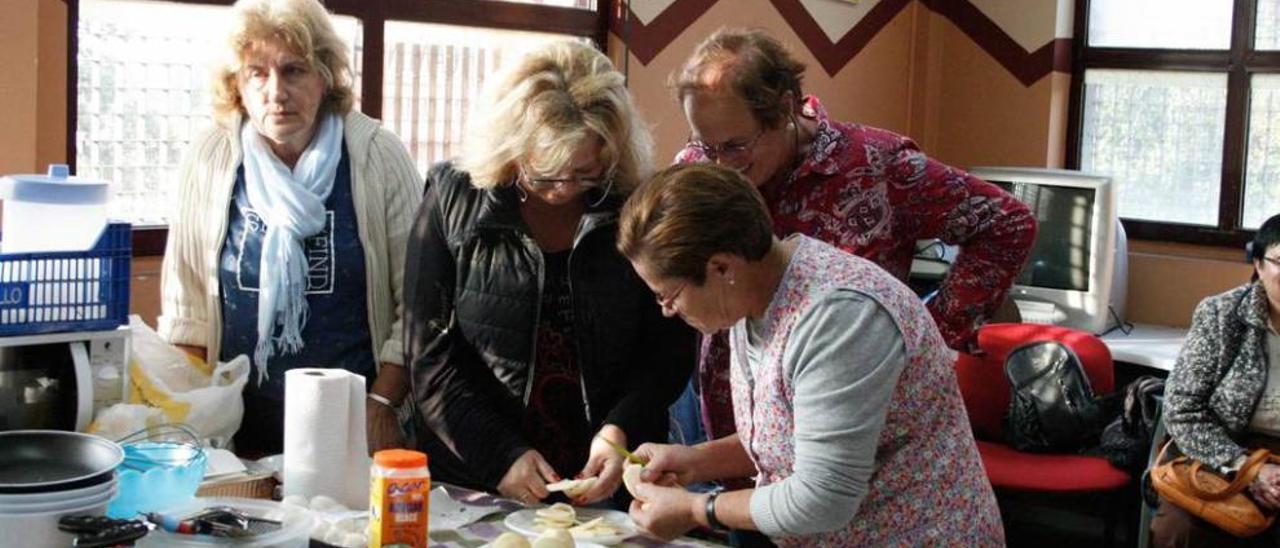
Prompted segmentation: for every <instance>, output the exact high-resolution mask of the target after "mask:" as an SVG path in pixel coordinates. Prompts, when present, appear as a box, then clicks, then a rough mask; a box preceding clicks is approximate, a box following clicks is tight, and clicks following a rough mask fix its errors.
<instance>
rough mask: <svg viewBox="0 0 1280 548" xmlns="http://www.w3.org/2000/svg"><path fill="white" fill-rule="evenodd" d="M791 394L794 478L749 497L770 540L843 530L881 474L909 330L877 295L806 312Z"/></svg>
mask: <svg viewBox="0 0 1280 548" xmlns="http://www.w3.org/2000/svg"><path fill="white" fill-rule="evenodd" d="M783 360H784V367H785V368H786V372H787V374H788V375H789V377H790V379H791V382H792V386H793V389H794V394H795V396H794V401H793V406H794V407H793V408H794V413H795V416H794V419H795V464H794V467H793V472H792V474H791V476H789V477H787V478H786V479H785V480H783V481H781V482H778V483H775V484H771V485H768V486H765V487H762V488H759V489H756V491H755V492H754V493H753V494H752V496H751V518H752V520H753V521H754V522H755V524H756V526H757V527H759V529H760V531H762V532H764V533H765V534H767V535H770V536H794V535H805V534H812V533H819V532H825V531H832V530H836V529H839V528H842V527H845V526H846V525H847V524H848V523H849V521H850V520H851V519H852V518H853V516H854V515H855V514H856V513H857V512H858V507H859V506H860V505H861V503H862V499H863V497H865V496H866V494H867V485H868V482H869V481H870V478H871V475H872V473H873V472H874V471H875V455H876V446H877V442H878V440H879V438H880V431H881V429H883V427H884V422H885V414H886V412H887V409H888V405H889V399H890V397H891V396H892V395H893V393H894V388H895V386H896V385H897V382H898V375H899V374H900V373H901V371H902V369H903V366H904V365H905V362H906V350H905V346H904V344H903V338H902V331H901V330H900V329H899V328H898V326H897V324H896V323H895V322H894V320H893V318H892V317H891V316H890V315H889V313H888V312H887V311H886V310H885V309H884V308H883V307H881V306H880V305H879V304H878V303H877V302H875V301H874V300H872V299H871V298H870V297H867V296H866V295H863V294H861V293H858V292H856V291H852V290H837V291H834V292H832V293H831V294H830V295H827V296H825V297H824V298H822V299H821V300H820V301H819V302H818V303H817V304H816V305H815V306H813V307H812V308H810V309H809V310H807V311H805V312H804V316H802V317H801V318H799V319H798V320H797V322H796V325H795V328H794V330H793V331H792V334H791V337H790V339H789V341H788V342H787V347H786V349H785V350H784V353H783Z"/></svg>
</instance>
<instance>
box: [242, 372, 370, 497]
mask: <svg viewBox="0 0 1280 548" xmlns="http://www.w3.org/2000/svg"><path fill="white" fill-rule="evenodd" d="M364 398H365V392H364V377H362V376H360V375H357V374H355V373H352V372H350V371H346V370H342V369H310V368H303V369H292V370H289V371H287V372H285V374H284V470H283V472H284V487H283V491H284V494H285V495H286V496H287V495H303V496H306V497H314V496H316V495H327V496H330V497H333V498H334V499H335V500H337V501H338V502H341V503H342V504H344V505H346V506H347V507H348V508H351V509H364V508H368V507H369V465H370V464H371V463H372V461H371V459H370V458H369V449H368V443H367V440H366V438H365V422H364V419H365V417H364ZM246 420H251V419H249V418H248V417H246Z"/></svg>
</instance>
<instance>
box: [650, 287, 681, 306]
mask: <svg viewBox="0 0 1280 548" xmlns="http://www.w3.org/2000/svg"><path fill="white" fill-rule="evenodd" d="M688 286H689V283H688V282H685V283H682V284H680V287H677V288H676V290H675V291H672V292H671V293H669V294H667V296H665V297H664V296H662V295H657V294H655V295H654V297H655V298H656V299H657V300H658V306H659V307H662V308H663V309H667V308H675V305H676V299H679V298H680V293H682V292H683V291H684V288H686V287H688Z"/></svg>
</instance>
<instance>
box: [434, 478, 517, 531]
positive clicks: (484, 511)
mask: <svg viewBox="0 0 1280 548" xmlns="http://www.w3.org/2000/svg"><path fill="white" fill-rule="evenodd" d="M501 511H502V508H499V507H497V506H476V505H473V504H463V503H461V502H458V501H456V500H453V498H451V497H450V496H449V493H448V492H446V491H445V490H444V487H436V488H435V489H432V490H431V522H430V523H431V530H432V531H454V530H457V529H460V528H462V527H466V526H468V525H471V524H472V523H475V522H477V521H480V520H481V519H482V518H484V517H485V516H487V515H489V514H494V513H497V512H501Z"/></svg>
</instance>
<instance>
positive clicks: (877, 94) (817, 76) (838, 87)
mask: <svg viewBox="0 0 1280 548" xmlns="http://www.w3.org/2000/svg"><path fill="white" fill-rule="evenodd" d="M915 9H916V7H915V6H913V7H910V8H907V9H905V10H903V11H902V13H899V14H898V16H897V17H896V18H895V19H894V20H893V21H892V22H891V23H889V24H888V25H887V26H886V27H885V28H884V29H883V30H881V31H880V33H879V34H878V35H876V37H875V38H873V39H872V40H871V42H870V43H869V44H867V46H866V48H864V49H863V50H862V52H861V53H859V54H858V56H857V57H854V59H853V60H852V61H850V62H849V64H848V65H846V66H845V67H844V69H843V70H841V71H840V72H839V73H837V74H836V75H835V76H834V77H832V76H828V75H827V73H826V71H824V70H823V69H822V65H821V64H819V63H818V60H817V59H816V58H815V57H814V56H813V55H812V54H810V53H809V50H808V49H807V48H806V47H805V46H804V43H803V42H801V40H800V38H799V37H798V36H796V33H795V31H793V30H792V29H791V27H790V26H789V25H787V23H786V21H785V20H783V18H782V16H781V15H779V14H778V11H777V10H776V9H774V7H773V6H772V5H771V4H770V3H769V2H768V0H728V1H725V0H722V1H720V2H717V3H716V4H715V5H714V6H712V7H711V8H710V9H709V10H707V12H706V13H704V14H703V15H702V17H700V18H699V19H698V20H697V21H696V22H694V23H693V24H692V25H691V26H690V27H689V28H688V29H686V30H685V31H684V32H683V33H682V34H681V35H680V36H679V37H678V38H676V39H675V41H673V42H672V43H671V45H669V46H667V48H666V49H664V50H663V51H662V52H661V53H659V54H658V55H657V56H656V57H654V58H653V59H652V60H651V61H650V62H649V64H648V65H644V64H641V63H640V61H639V59H637V58H636V57H635V56H634V55H632V56H631V62H630V65H629V70H628V77H629V80H628V81H629V85H630V87H631V90H632V93H633V94H634V96H635V98H636V101H637V103H638V104H639V107H640V111H641V114H642V115H643V116H644V117H645V119H646V120H648V121H649V123H650V124H651V126H652V127H653V130H654V138H655V140H656V142H657V147H656V152H657V159H658V160H657V163H658V164H660V165H661V164H665V163H666V162H668V161H670V159H671V158H672V157H673V156H674V155H675V153H676V152H677V151H678V150H679V148H680V146H681V145H683V144H684V142H685V140H686V139H687V138H688V136H689V134H688V129H687V128H686V126H685V122H684V116H683V114H682V113H681V111H680V108H679V106H678V105H677V104H676V102H675V99H674V98H673V97H672V95H671V93H670V91H669V90H668V88H667V86H666V82H667V77H668V76H669V75H670V74H671V73H672V72H673V71H675V70H676V69H678V68H679V67H680V64H681V63H683V62H684V59H685V57H686V56H688V55H689V53H690V52H692V51H693V48H694V46H696V45H697V44H698V42H700V41H702V39H703V38H705V37H706V36H708V35H710V34H711V33H712V32H714V31H715V30H716V29H718V28H720V27H722V26H739V27H751V28H761V29H764V30H766V31H768V32H769V33H771V34H772V35H773V36H775V37H777V38H778V39H779V40H781V41H782V42H783V43H784V44H786V45H787V47H788V48H790V49H791V51H792V52H793V53H794V54H796V56H797V57H798V58H799V59H800V60H801V61H802V62H804V63H805V65H807V66H808V70H806V71H805V76H804V89H805V92H806V93H812V94H815V95H817V96H818V97H820V98H822V99H823V101H824V104H825V105H826V107H827V110H828V111H829V112H830V114H831V115H832V116H833V117H834V118H836V119H839V120H856V121H858V122H861V123H865V124H869V125H873V126H877V127H883V128H886V129H891V130H894V131H898V132H903V133H906V132H908V130H909V127H908V126H909V123H908V120H909V118H910V107H911V105H910V102H909V101H907V100H906V98H907V97H909V96H910V94H911V78H912V70H911V62H910V60H911V56H912V47H913V44H914V39H913V37H914V35H915V30H914V12H915ZM621 51H622V42H621V40H619V39H618V38H617V36H616V35H611V42H610V52H611V55H612V56H613V58H614V63H615V64H617V66H618V67H619V68H620V69H621V68H622V66H623V63H622V61H621Z"/></svg>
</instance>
